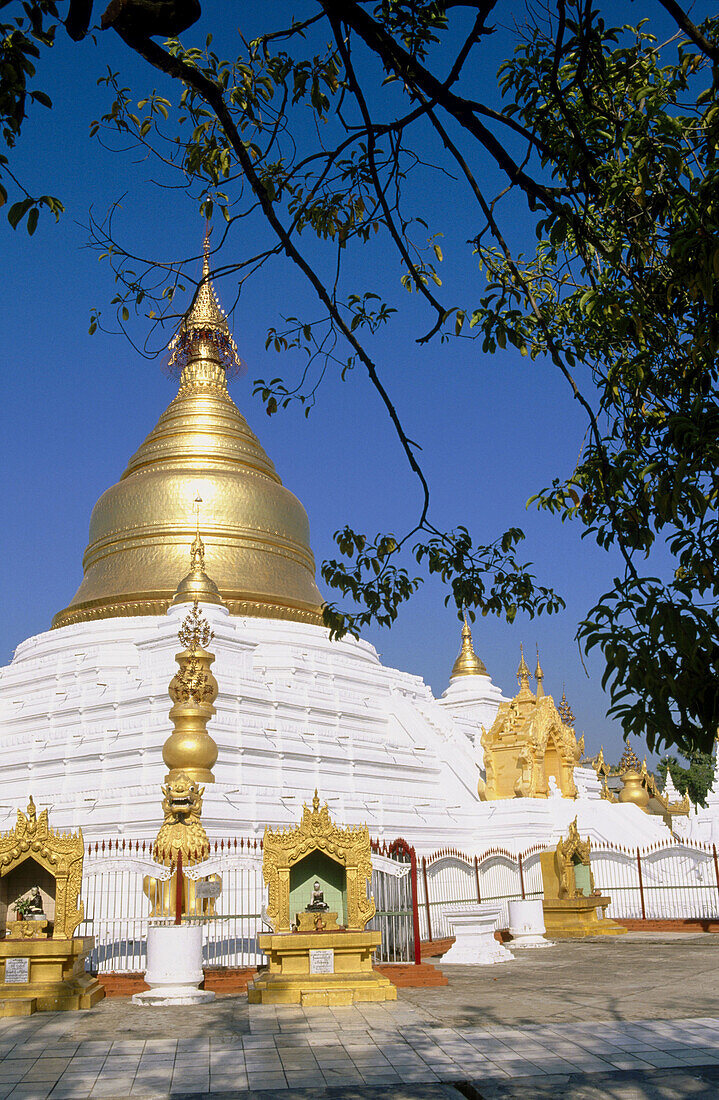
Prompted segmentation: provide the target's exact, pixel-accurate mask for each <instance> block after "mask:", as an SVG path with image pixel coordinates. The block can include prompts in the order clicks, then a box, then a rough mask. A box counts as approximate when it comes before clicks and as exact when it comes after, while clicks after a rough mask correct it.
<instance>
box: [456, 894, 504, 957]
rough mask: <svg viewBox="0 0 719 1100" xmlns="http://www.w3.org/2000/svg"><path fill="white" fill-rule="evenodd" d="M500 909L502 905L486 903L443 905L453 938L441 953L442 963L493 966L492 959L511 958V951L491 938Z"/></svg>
mask: <svg viewBox="0 0 719 1100" xmlns="http://www.w3.org/2000/svg"><path fill="white" fill-rule="evenodd" d="M501 912H502V906H501V905H491V904H489V903H487V904H483V905H472V906H466V907H463V908H461V909H445V910H444V916H445V919H446V921H447V923H448V925H449V927H450V929H451V931H452V935H453V936H454V937H455V941H454V943H453V945H452V946H451V947H450V949H449V951H448V952H447V954H446V955H443V956H442V965H443V966H444V964H445V963H448V964H450V965H451V964H454V963H460V964H463V965H465V966H468V965H469V966H493V965H494V963H500V962H511V961H512V959H513V958H514V956H513V955H512V953H511V952H510V951H507V948H506V947H503V946H502V944H501V943H500V942H499V941H498V940H496V939H495V938H494V930H495V928H496V925H497V921H498V919H499V916H500V914H501Z"/></svg>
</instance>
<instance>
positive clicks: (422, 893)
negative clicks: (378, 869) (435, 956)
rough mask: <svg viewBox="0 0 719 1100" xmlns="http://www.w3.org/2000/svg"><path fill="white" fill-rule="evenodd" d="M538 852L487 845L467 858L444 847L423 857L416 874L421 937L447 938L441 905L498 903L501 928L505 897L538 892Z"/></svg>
mask: <svg viewBox="0 0 719 1100" xmlns="http://www.w3.org/2000/svg"><path fill="white" fill-rule="evenodd" d="M543 850H544V849H543V848H541V847H535V848H530V849H528V851H526V852H523V853H520V854H516V855H515V854H514V853H513V852H510V851H508V850H507V849H505V848H490V849H489V850H488V851H486V852H483V853H482V854H481V855H479V856H469V855H466V854H465V853H463V852H459V851H457V850H456V849H453V848H444V849H442V850H441V851H439V852H434V853H433V854H432V855H430V856H423V857H422V859H421V860H420V871H419V875H418V887H419V890H418V893H419V899H418V900H419V925H420V933H421V938H422V939H423V940H431V939H443V938H444V937H445V936H448V935H449V934H450V932H449V927H448V925H447V922H446V920H445V918H444V911H445V909H448V908H450V907H451V906H456V905H477V904H478V903H480V902H495V903H497V902H498V903H499V904H500V905H501V906H502V913H501V916H500V918H499V922H498V927H500V928H506V927H507V925H508V923H509V913H508V903H509V902H510V901H515V900H518V899H519V898H541V896H542V874H541V869H540V866H539V857H540V855H541V852H542V851H543Z"/></svg>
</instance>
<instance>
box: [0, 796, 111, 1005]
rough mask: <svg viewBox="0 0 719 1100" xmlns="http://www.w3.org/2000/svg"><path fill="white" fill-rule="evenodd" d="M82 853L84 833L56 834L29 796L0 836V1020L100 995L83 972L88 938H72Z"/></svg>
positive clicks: (79, 908) (80, 913)
mask: <svg viewBox="0 0 719 1100" xmlns="http://www.w3.org/2000/svg"><path fill="white" fill-rule="evenodd" d="M84 853H85V848H84V842H83V839H82V832H81V831H78V832H77V833H58V832H55V830H54V829H51V828H50V826H49V824H48V812H47V809H45V810H42V811H41V812H40V814H38V813H37V809H36V807H35V803H34V802H33V800H32V798H30V801H29V802H28V806H27V813H23V812H22V810H18V812H17V824H16V825H15V828H14V829H11V830H10V831H9V832H7V833H2V834H1V835H0V935H1V936H2V939H1V940H0V966H2V976H1V977H0V1006H1V1008H0V1015H25V1014H27V1013H30V1012H34V1011H36V1010H39V1011H42V1012H51V1011H58V1010H64V1009H78V1008H92V1006H93V1005H95V1004H97V1002H98V1001H99V1000H102V998H103V997H104V996H105V991H104V989H103V987H102V986H101V985H100V983H99V982H98V980H97V978H94V977H92V975H90V974H86V973H85V969H84V960H85V956H86V955H87V954H88V953H89V952H90V951H91V950H92V947H93V944H94V940H93V938H92V937H91V936H75V935H74V933H75V929H76V928H77V927H78V925H79V924H80V923H81V922H82V920H83V917H84V910H83V904H82V902H81V901H80V888H81V885H82V864H83V857H84ZM13 913H14V914H15V919H14V920H13V919H12V917H11V914H13Z"/></svg>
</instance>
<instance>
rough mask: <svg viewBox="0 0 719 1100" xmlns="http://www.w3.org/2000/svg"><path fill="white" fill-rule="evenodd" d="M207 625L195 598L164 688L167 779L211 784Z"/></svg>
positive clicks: (213, 756)
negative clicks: (167, 718) (167, 699)
mask: <svg viewBox="0 0 719 1100" xmlns="http://www.w3.org/2000/svg"><path fill="white" fill-rule="evenodd" d="M213 636H214V635H213V633H212V631H211V630H210V624H209V623H208V622H207V619H205V617H204V616H203V615H202V614H201V612H200V610H199V608H198V605H197V600H195V602H194V604H193V606H192V611H191V612H190V614H189V615H188V616H187V617H186V618H185V620H184V621H183V623H182V626H181V627H180V630H179V633H178V637H179V639H180V645H182V646H184V647H185V648H184V649H183V651H182V652H181V653H178V654H176V655H175V660H176V661H177V663H178V665H179V666H180V668H179V671H178V672H176V673H175V675H174V676H173V678H172V680H171V681H170V686H169V688H168V691H169V695H170V698H171V699H172V704H173V705H172V708H171V710H170V719H171V720H172V724H173V731H172V733H171V734H170V736H169V737H168V738H167V740H166V741H165V744H164V745H163V747H162V758H163V760H164V761H165V764H166V765H167V767H168V768H169V774H168V777H167V778H168V780H170V781H175V780H177V779H178V778H179V776H180V775H181V774H183V775H184V776H185V779H187V777H188V776H189V778H190V779H192V780H195V781H202V782H205V783H214V781H215V780H214V776H213V774H212V768H213V766H214V764H215V761H216V760H217V745H216V743H215V741H214V740H213V739H212V737H211V736H210V734H209V733H208V732H207V723H208V722H209V721H210V719H211V718H212V716H213V714H214V713H215V707H214V705H213V704H214V701H215V699H216V698H217V692H218V686H217V680H216V679H215V677H214V676H213V675H212V672H211V669H210V666H211V665H212V663H213V661H214V660H215V657H214V654H212V653H209V652H208V651H207V649H205V648H204V647H205V646H208V645H209V644H210V642H211V641H212V638H213Z"/></svg>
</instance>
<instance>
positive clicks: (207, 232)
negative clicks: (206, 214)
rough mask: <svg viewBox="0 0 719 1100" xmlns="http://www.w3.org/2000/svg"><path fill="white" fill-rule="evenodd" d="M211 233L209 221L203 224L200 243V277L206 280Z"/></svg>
mask: <svg viewBox="0 0 719 1100" xmlns="http://www.w3.org/2000/svg"><path fill="white" fill-rule="evenodd" d="M211 233H212V226H211V225H210V219H209V218H208V219H207V221H206V222H205V237H204V240H203V242H202V277H203V279H208V278H209V276H210V234H211Z"/></svg>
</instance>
